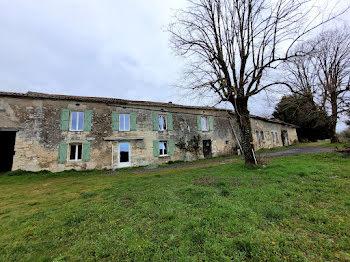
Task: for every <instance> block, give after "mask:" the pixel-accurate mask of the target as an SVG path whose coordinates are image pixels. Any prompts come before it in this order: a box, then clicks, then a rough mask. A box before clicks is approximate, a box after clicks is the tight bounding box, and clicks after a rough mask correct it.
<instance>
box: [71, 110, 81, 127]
mask: <svg viewBox="0 0 350 262" xmlns="http://www.w3.org/2000/svg"><path fill="white" fill-rule="evenodd" d="M83 129H84V112H71V115H70V130H71V131H83Z"/></svg>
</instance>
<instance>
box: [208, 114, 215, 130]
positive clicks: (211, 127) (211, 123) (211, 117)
mask: <svg viewBox="0 0 350 262" xmlns="http://www.w3.org/2000/svg"><path fill="white" fill-rule="evenodd" d="M209 130H210V131H214V117H213V116H209Z"/></svg>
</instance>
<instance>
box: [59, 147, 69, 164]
mask: <svg viewBox="0 0 350 262" xmlns="http://www.w3.org/2000/svg"><path fill="white" fill-rule="evenodd" d="M66 162H67V143H66V142H61V143H60V144H59V146H58V163H59V164H64V163H66Z"/></svg>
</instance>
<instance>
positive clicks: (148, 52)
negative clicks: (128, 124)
mask: <svg viewBox="0 0 350 262" xmlns="http://www.w3.org/2000/svg"><path fill="white" fill-rule="evenodd" d="M185 3H186V2H185V0H171V1H170V0H132V1H121V0H51V1H47V0H31V1H28V0H0V35H1V41H0V90H1V91H12V92H27V91H36V92H45V93H53V94H69V95H81V96H104V97H115V98H123V99H133V100H151V101H160V102H168V101H173V102H177V103H185V104H190V103H191V102H190V101H186V99H184V98H183V97H181V96H178V95H177V92H178V90H176V89H174V88H173V85H174V84H176V80H177V79H179V77H181V68H182V64H181V60H180V59H179V58H176V57H175V56H174V55H173V54H172V52H171V50H170V48H169V42H168V34H167V33H166V32H165V28H166V26H167V24H168V23H169V22H170V19H171V14H172V10H173V9H176V8H180V7H183V6H185ZM250 109H251V112H252V114H257V115H262V116H267V115H269V114H270V113H271V112H272V110H273V103H268V101H266V99H265V96H264V95H262V96H260V97H259V98H254V99H253V100H251V102H250Z"/></svg>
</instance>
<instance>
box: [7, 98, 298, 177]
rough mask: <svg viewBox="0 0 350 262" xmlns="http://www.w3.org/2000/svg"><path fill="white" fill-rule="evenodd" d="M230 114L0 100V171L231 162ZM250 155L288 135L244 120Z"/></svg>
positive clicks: (117, 102)
mask: <svg viewBox="0 0 350 262" xmlns="http://www.w3.org/2000/svg"><path fill="white" fill-rule="evenodd" d="M234 119H235V118H234V115H233V113H232V112H231V111H227V110H225V109H219V108H214V107H200V106H184V105H177V104H173V103H171V102H169V103H156V102H147V101H130V100H122V99H114V98H100V97H80V96H66V95H51V94H44V93H34V92H28V93H10V92H0V145H1V146H0V171H9V170H17V169H22V170H28V171H40V170H49V171H53V172H58V171H63V170H69V169H77V170H84V169H103V168H106V169H114V168H121V167H128V166H144V165H150V164H161V163H167V162H169V161H176V160H194V159H198V158H209V157H216V156H222V155H229V154H237V153H239V152H240V150H239V148H240V146H239V143H238V139H239V130H238V126H237V123H236V122H235V120H234ZM251 126H252V131H253V137H254V147H255V149H260V148H272V147H279V146H283V145H289V144H292V143H295V142H296V141H297V139H298V138H297V134H296V127H295V126H294V125H291V124H287V123H284V122H281V121H279V120H276V119H265V118H262V117H257V116H251Z"/></svg>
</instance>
